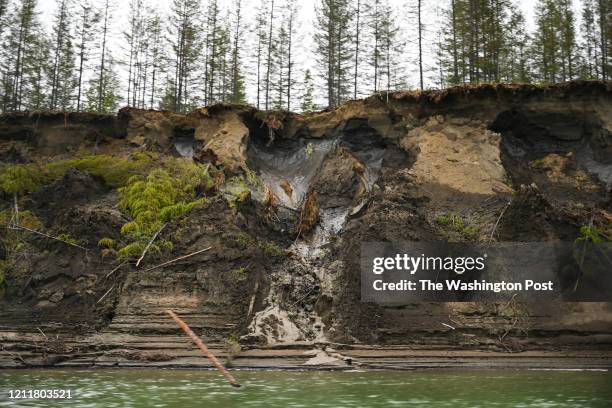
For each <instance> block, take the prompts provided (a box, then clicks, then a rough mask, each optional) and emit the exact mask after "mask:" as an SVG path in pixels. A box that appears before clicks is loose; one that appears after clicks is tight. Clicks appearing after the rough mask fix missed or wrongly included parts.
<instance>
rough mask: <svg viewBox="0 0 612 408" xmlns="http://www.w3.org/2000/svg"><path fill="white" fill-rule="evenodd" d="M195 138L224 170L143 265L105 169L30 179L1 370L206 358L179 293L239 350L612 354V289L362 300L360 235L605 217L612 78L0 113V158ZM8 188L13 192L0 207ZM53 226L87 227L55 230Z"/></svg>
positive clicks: (202, 155) (2, 319)
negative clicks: (31, 224)
mask: <svg viewBox="0 0 612 408" xmlns="http://www.w3.org/2000/svg"><path fill="white" fill-rule="evenodd" d="M186 146H187V147H186ZM191 149H192V150H193V154H192V156H193V160H195V161H197V162H198V163H204V164H207V165H210V166H211V167H210V169H213V168H214V169H215V172H213V173H211V174H213V175H214V177H213V178H214V187H212V188H209V189H202V190H201V191H199V190H198V192H197V194H198V197H199V198H202V200H201V201H202V202H201V203H200V204H199V205H197V206H195V207H194V208H193V209H191V210H190V211H189V212H187V213H186V214H185V215H183V216H182V217H179V218H178V219H174V220H173V221H172V222H169V223H168V225H166V226H165V227H164V229H163V230H162V231H161V232H160V234H159V237H158V238H157V239H159V240H164V241H168V242H171V243H172V249H171V250H167V251H165V252H164V251H162V252H159V253H152V254H149V255H147V256H146V257H145V258H144V260H143V262H142V263H141V264H140V265H139V266H138V267H137V266H136V265H135V263H136V262H135V261H136V258H137V257H136V258H133V259H129V260H128V261H124V260H118V259H117V258H116V253H114V252H113V251H109V250H105V249H104V248H101V247H100V245H99V241H100V240H101V239H102V238H108V239H112V240H116V241H121V240H122V239H123V236H122V234H121V228H122V226H123V225H124V224H126V223H127V222H129V221H130V217H129V215H128V214H127V213H126V211H125V210H124V209H122V208H120V207H119V205H118V203H119V201H120V196H121V194H122V193H121V191H118V190H117V188H116V186H109V185H108V184H107V182H105V180H104V178H103V177H100V176H97V175H92V174H90V173H88V172H87V171H84V170H79V169H69V170H68V171H67V172H66V173H65V174H63V175H62V177H60V178H57V179H55V180H50V181H47V182H44V183H43V185H42V186H41V187H40V188H39V189H37V191H35V192H30V193H26V194H22V195H20V197H19V206H20V210H21V211H28V212H29V213H30V214H32V215H33V216H34V217H36V219H37V220H39V222H40V225H39V228H37V229H36V230H37V231H39V232H44V233H45V234H47V235H46V236H45V235H40V234H36V233H32V232H28V231H21V232H20V233H19V234H18V235H17V238H12V239H14V240H17V241H16V242H12V244H11V245H12V246H11V248H0V261H1V263H0V265H2V272H3V275H4V277H5V281H4V283H3V284H1V286H0V345H1V346H2V347H1V349H0V367H1V366H32V365H58V364H59V365H61V364H64V365H102V366H107V365H115V364H119V365H125V366H130V365H169V366H190V365H201V364H203V361H200V360H199V359H197V358H196V356H197V353H195V352H194V351H193V350H192V349H191V347H190V345H189V344H188V343H187V342H186V341H184V339H183V338H182V337H181V334H180V333H179V331H178V328H177V327H176V326H175V324H174V323H173V321H172V320H171V319H169V318H168V317H167V315H166V314H165V312H164V311H165V309H173V310H175V311H176V312H177V313H178V314H179V315H180V316H182V317H183V318H184V319H185V320H186V321H187V322H188V323H189V324H190V325H191V327H192V328H193V329H194V330H195V331H196V332H197V333H198V334H200V335H202V338H203V339H204V340H205V341H207V342H209V343H210V344H212V346H213V349H214V350H215V351H216V352H217V353H219V354H221V355H223V356H227V358H228V360H232V359H235V361H234V363H235V365H237V366H242V367H271V366H278V367H286V368H296V367H301V366H303V365H304V364H305V365H306V366H307V367H313V366H314V367H322V366H333V367H347V366H348V364H349V363H350V364H352V365H362V366H363V367H369V366H371V367H375V366H385V367H388V366H392V367H393V366H395V367H396V368H401V367H404V368H406V367H420V366H445V365H447V364H453V363H452V361H455V362H461V361H463V362H464V363H465V362H466V361H467V362H468V363H469V362H470V361H473V362H475V363H474V364H475V365H477V366H480V365H483V364H484V365H486V364H485V363H484V362H483V361H484V357H483V354H482V353H483V352H494V353H495V354H494V355H495V357H496V359H497V360H495V361H497V363H499V364H506V363H503V361H506V360H504V359H505V356H506V355H507V354H506V353H522V354H521V355H523V356H525V358H528V359H527V360H523V361H530V362H531V363H528V364H526V365H525V366H534V367H541V366H550V367H553V366H554V367H559V366H571V367H580V366H589V367H591V366H592V367H603V366H606V367H607V366H609V365H610V355H611V354H610V351H611V350H612V304H610V303H553V302H546V303H541V304H521V303H517V302H514V301H513V300H512V298H509V299H508V300H507V301H505V302H500V303H492V302H489V303H469V302H466V303H414V304H408V305H403V306H396V307H383V306H380V305H376V304H370V303H363V302H361V301H360V277H359V275H360V267H359V259H360V245H361V243H362V242H368V241H438V240H443V241H455V242H461V241H488V240H496V241H519V242H542V241H545V242H549V241H574V240H575V239H576V238H578V237H579V236H580V234H581V232H580V228H581V227H582V226H585V225H588V226H591V227H593V228H596V229H597V230H598V231H602V233H603V234H604V235H605V234H607V233H609V231H610V228H611V227H610V225H611V224H610V223H611V222H612V199H611V197H610V191H611V190H610V188H611V187H612V84H611V83H601V82H574V83H568V84H563V85H558V86H551V87H535V86H518V85H513V86H501V85H500V86H481V87H459V88H452V89H449V90H445V91H429V92H423V93H395V94H390V95H388V96H387V95H383V96H380V97H379V96H373V97H370V98H368V99H366V100H361V101H353V102H350V103H347V104H345V105H343V106H341V107H339V108H337V109H335V110H331V111H324V112H319V113H313V114H308V115H297V114H292V113H287V112H258V111H256V110H254V109H253V108H249V107H243V106H225V105H218V106H213V107H209V108H201V109H198V110H195V111H193V112H191V113H189V114H178V113H171V112H158V111H143V110H137V109H128V108H126V109H123V110H122V111H121V112H119V114H118V116H117V117H115V116H103V115H92V114H76V113H71V114H63V113H49V112H45V113H20V114H6V115H2V116H0V170H2V167H1V166H4V168H8V166H13V165H16V164H34V163H38V164H40V163H49V162H52V161H58V160H66V159H70V158H74V157H82V156H85V155H100V154H104V155H108V156H112V157H117V158H119V157H123V158H124V157H128V156H129V155H131V154H133V153H135V152H146V153H155V154H156V155H157V156H154V157H158V158H160V157H161V158H163V157H170V156H172V157H177V156H179V155H183V156H188V157H186V158H185V160H192V158H191ZM185 152H189V154H186V153H185ZM154 170H155V166H153V167H152V168H151V169H149V171H154ZM211 171H212V170H211ZM12 207H13V196H12V195H10V194H6V193H2V192H0V211H3V212H4V214H11V211H12ZM449 217H452V219H453V220H460V221H461V223H460V226H459V227H458V226H457V225H458V224H457V223H455V222H453V223H452V224H448V223H445V222H442V221H441V220H444V219H449ZM457 217H458V218H457ZM2 227H3V229H2V233H3V234H4V232H5V231H6V232H7V234H8V233H9V230H7V229H6V228H4V227H5V226H4V225H3V226H2ZM606 231H608V232H606ZM61 234H68V235H69V236H70V237H74V238H75V239H76V245H70V244H67V243H66V242H62V241H58V240H57V239H53V238H50V237H58V236H60V235H61ZM7 236H8V235H7ZM13 244H15V245H13ZM205 248H210V249H209V250H207V251H204V252H201V253H199V254H197V255H195V256H189V257H186V258H184V259H181V260H178V261H176V262H172V263H170V264H168V265H167V266H161V267H157V266H158V265H160V264H162V263H164V262H167V261H170V260H173V259H175V258H177V257H180V256H184V255H189V254H193V253H194V252H196V251H199V250H202V249H205ZM240 350H242V351H240ZM305 350H311V353H310V354H304V351H305ZM470 353H474V354H470ZM555 353H556V354H555ZM563 353H566V354H563ZM415 356H421V357H422V358H423V359H421V360H419V359H418V358H417V357H415ZM562 356H565V357H567V356H570V357H571V358H570V359H569V360H568V358H569V357H567V358H566V359H565V360H564V359H563V358H562ZM421 357H419V358H421ZM447 357H448V358H447ZM427 359H429V360H427ZM470 359H472V360H470ZM426 360H427V361H430V362H431V364H430V363H425V362H424V361H426ZM570 360H571V361H570ZM507 361H510V360H507ZM513 361H514V362H517V363H516V364H519V363H518V361H520V359H518V360H513ZM581 361H582V362H584V363H583V364H581V363H580V362H581ZM419 362H420V363H419ZM567 362H569V363H567ZM497 363H496V364H497ZM566 363H567V364H566ZM467 365H469V364H467ZM519 365H520V364H519Z"/></svg>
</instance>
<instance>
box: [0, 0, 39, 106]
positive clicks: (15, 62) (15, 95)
mask: <svg viewBox="0 0 612 408" xmlns="http://www.w3.org/2000/svg"><path fill="white" fill-rule="evenodd" d="M5 21H7V29H6V32H5V33H4V37H3V38H2V44H1V46H2V48H1V50H0V51H1V57H2V58H1V61H2V83H1V84H0V85H1V86H2V88H1V89H2V93H1V98H2V100H1V101H0V103H1V108H2V111H3V112H6V111H19V110H22V109H24V108H27V106H28V101H27V94H28V87H29V86H31V83H32V81H31V78H32V76H33V75H36V73H37V72H38V68H43V67H42V65H40V63H42V62H46V61H41V60H40V58H37V54H38V51H39V49H38V48H37V44H38V41H39V36H40V24H39V22H38V15H37V13H36V0H21V1H20V2H18V3H16V4H15V5H14V10H13V12H12V13H10V15H8V14H7V16H6V20H5Z"/></svg>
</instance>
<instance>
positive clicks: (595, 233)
mask: <svg viewBox="0 0 612 408" xmlns="http://www.w3.org/2000/svg"><path fill="white" fill-rule="evenodd" d="M576 242H592V243H594V244H603V243H604V242H611V239H610V237H609V236H608V235H607V234H606V233H605V232H603V231H601V230H600V229H599V228H597V227H593V226H588V225H583V226H582V227H580V235H579V236H578V238H576Z"/></svg>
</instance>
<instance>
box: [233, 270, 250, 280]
mask: <svg viewBox="0 0 612 408" xmlns="http://www.w3.org/2000/svg"><path fill="white" fill-rule="evenodd" d="M232 274H233V275H234V276H235V277H236V280H237V281H241V282H242V281H245V280H246V279H247V278H248V276H249V274H248V271H247V269H246V268H245V267H244V266H241V267H240V268H238V269H234V270H233V271H232Z"/></svg>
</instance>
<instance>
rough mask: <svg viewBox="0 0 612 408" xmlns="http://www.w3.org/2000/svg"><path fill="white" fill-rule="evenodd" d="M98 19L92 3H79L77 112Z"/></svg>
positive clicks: (80, 102)
mask: <svg viewBox="0 0 612 408" xmlns="http://www.w3.org/2000/svg"><path fill="white" fill-rule="evenodd" d="M99 19H100V15H99V14H98V13H97V12H96V11H95V10H94V8H93V6H92V4H91V3H90V2H88V1H85V2H82V3H81V4H80V10H79V13H78V17H77V21H78V27H79V32H78V34H77V35H78V41H77V46H76V51H77V58H78V61H79V62H78V79H77V100H76V110H77V112H79V111H80V110H81V105H82V89H83V81H84V73H85V70H86V68H87V66H86V63H87V61H88V60H89V56H90V51H91V49H92V43H93V40H94V39H95V36H96V34H97V33H96V31H95V28H96V24H97V23H98V21H99Z"/></svg>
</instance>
